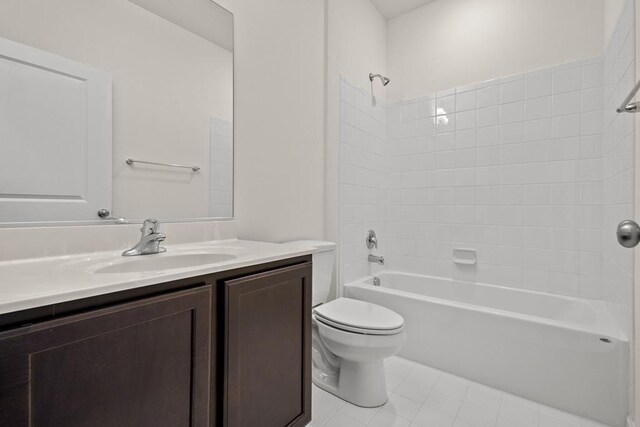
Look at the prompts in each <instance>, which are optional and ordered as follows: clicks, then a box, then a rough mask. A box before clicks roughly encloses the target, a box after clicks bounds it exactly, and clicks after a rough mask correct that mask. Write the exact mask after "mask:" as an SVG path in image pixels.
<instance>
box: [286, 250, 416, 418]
mask: <svg viewBox="0 0 640 427" xmlns="http://www.w3.org/2000/svg"><path fill="white" fill-rule="evenodd" d="M290 244H298V245H304V246H312V247H315V248H316V250H317V251H318V252H316V253H315V254H313V305H314V309H313V314H312V316H313V317H312V328H313V337H312V342H313V344H312V357H313V360H312V362H313V363H312V364H313V368H312V380H313V383H314V384H315V385H317V386H318V387H320V388H322V389H324V390H326V391H328V392H330V393H332V394H334V395H336V396H338V397H340V398H341V399H343V400H346V401H348V402H350V403H353V404H355V405H358V406H363V407H369V408H371V407H377V406H381V405H384V403H385V402H386V401H387V399H388V394H387V386H386V379H385V371H384V359H385V358H387V357H389V356H392V355H393V354H395V353H397V352H398V351H399V350H400V348H402V345H403V344H404V341H405V338H406V336H405V330H404V319H403V318H402V316H400V315H399V314H397V313H395V312H394V311H392V310H389V309H388V308H385V307H382V306H379V305H376V304H372V303H368V302H365V301H360V300H355V299H350V298H338V299H335V300H333V301H330V302H325V301H326V300H327V297H328V294H329V287H330V286H331V271H332V269H333V253H334V251H335V244H333V243H331V242H318V241H297V242H290Z"/></svg>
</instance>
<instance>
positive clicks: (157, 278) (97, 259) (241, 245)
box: [0, 239, 314, 315]
mask: <svg viewBox="0 0 640 427" xmlns="http://www.w3.org/2000/svg"><path fill="white" fill-rule="evenodd" d="M165 247H166V248H167V252H166V253H163V254H156V255H144V256H134V257H126V258H125V257H122V256H121V253H122V250H118V251H104V252H94V253H85V254H75V255H66V256H55V257H48V258H34V259H24V260H11V261H4V262H0V315H2V314H6V313H11V312H14V311H20V310H25V309H29V308H35V307H41V306H46V305H50V304H56V303H61V302H65V301H73V300H77V299H81V298H87V297H93V296H97V295H104V294H108V293H112V292H118V291H123V290H127V289H134V288H140V287H143V286H149V285H154V284H158V283H163V282H168V281H172V280H179V279H184V278H188V277H194V276H201V275H204V274H211V273H217V272H220V271H227V270H233V269H237V268H241V267H247V266H251V265H257V264H264V263H267V262H271V261H277V260H282V259H286V258H293V257H296V256H302V255H309V254H311V253H313V252H314V249H313V248H309V247H305V246H296V245H290V244H289V245H284V244H277V243H263V242H253V241H248V240H236V239H229V240H215V241H209V242H206V241H205V242H197V243H187V244H179V245H165ZM194 253H224V254H230V255H234V256H235V257H236V258H235V259H232V260H228V261H223V262H218V263H214V264H208V265H198V266H195V267H194V266H191V267H184V268H176V269H171V270H165V271H144V272H127V273H96V270H98V269H100V268H103V267H106V266H109V265H112V264H115V263H122V262H131V261H137V259H140V258H143V257H144V258H147V257H167V256H172V255H177V254H194Z"/></svg>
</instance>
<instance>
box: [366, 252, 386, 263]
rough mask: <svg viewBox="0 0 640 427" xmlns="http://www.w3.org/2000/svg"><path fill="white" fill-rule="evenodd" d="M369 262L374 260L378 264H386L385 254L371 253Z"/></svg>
mask: <svg viewBox="0 0 640 427" xmlns="http://www.w3.org/2000/svg"><path fill="white" fill-rule="evenodd" d="M369 262H373V263H376V264H380V265H384V257H383V256H375V255H373V254H369Z"/></svg>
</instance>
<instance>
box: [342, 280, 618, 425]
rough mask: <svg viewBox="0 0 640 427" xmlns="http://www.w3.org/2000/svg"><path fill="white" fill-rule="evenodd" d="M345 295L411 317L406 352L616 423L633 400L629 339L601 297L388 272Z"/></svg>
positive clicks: (362, 282) (347, 287)
mask: <svg viewBox="0 0 640 427" xmlns="http://www.w3.org/2000/svg"><path fill="white" fill-rule="evenodd" d="M378 277H379V278H380V281H381V284H380V286H378V287H377V286H373V279H372V278H371V277H366V278H363V279H360V280H357V281H354V282H351V283H347V284H345V285H344V292H345V296H347V297H349V298H356V299H360V300H364V301H369V302H372V303H375V304H379V305H382V306H385V307H388V308H390V309H392V310H394V311H396V312H397V313H399V314H401V315H402V316H403V317H404V319H405V324H406V331H407V342H406V344H405V345H404V347H403V349H402V350H401V351H400V355H401V356H402V357H405V358H407V359H411V360H414V361H416V362H420V363H423V364H425V365H429V366H432V367H434V368H438V369H442V370H444V371H448V372H450V373H452V374H455V375H459V376H462V377H465V378H469V379H471V380H474V381H477V382H480V383H483V384H486V385H489V386H492V387H495V388H499V389H501V390H504V391H507V392H510V393H514V394H517V395H520V396H522V397H525V398H528V399H532V400H535V401H538V402H541V403H544V404H546V405H549V406H554V407H556V408H558V409H562V410H565V411H568V412H572V413H574V414H577V415H581V416H584V417H588V418H592V419H594V420H597V421H600V422H603V423H606V424H609V425H612V426H624V424H625V418H626V415H627V412H628V411H627V407H628V387H629V386H628V382H627V381H628V380H627V379H628V375H629V374H628V358H629V356H628V355H629V341H628V339H627V337H626V336H625V335H624V333H623V332H622V331H621V329H620V328H619V326H618V325H617V324H616V322H615V320H614V319H613V317H612V316H611V314H610V313H609V311H608V310H607V307H606V305H605V304H604V303H601V302H598V301H590V300H585V299H580V298H570V297H562V296H554V295H548V294H542V293H538V292H531V291H524V290H519V289H511V288H505V287H501V286H492V285H484V284H472V283H465V282H458V281H454V280H448V279H441V278H436V277H429V276H419V275H412V274H406V273H397V272H391V271H385V272H382V273H380V274H378Z"/></svg>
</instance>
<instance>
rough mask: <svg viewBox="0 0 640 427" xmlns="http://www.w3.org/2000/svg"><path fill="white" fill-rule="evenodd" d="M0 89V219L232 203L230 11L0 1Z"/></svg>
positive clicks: (151, 0)
mask: <svg viewBox="0 0 640 427" xmlns="http://www.w3.org/2000/svg"><path fill="white" fill-rule="evenodd" d="M0 93H1V94H2V96H0V142H1V143H0V223H5V225H6V224H11V225H16V224H19V223H48V222H57V221H72V222H77V221H103V222H104V223H113V221H111V220H109V219H107V220H104V219H103V220H100V218H99V216H98V211H99V210H101V209H106V210H107V211H109V213H110V215H111V216H109V215H106V217H107V218H112V217H126V218H128V219H129V220H132V221H137V220H139V219H143V218H146V217H158V218H161V219H162V220H165V221H166V220H189V219H195V218H207V217H232V216H233V16H232V15H231V13H229V12H228V11H226V10H225V9H223V8H221V7H220V6H218V5H217V4H215V3H213V2H211V1H210V0H183V1H180V2H171V1H158V0H110V1H108V2H104V1H99V0H58V1H56V2H51V1H48V0H31V1H28V2H24V1H22V0H3V1H2V2H1V3H0ZM127 159H132V160H134V161H133V162H132V161H129V162H127ZM176 166H187V167H176ZM104 212H105V211H103V212H102V213H103V216H104Z"/></svg>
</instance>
